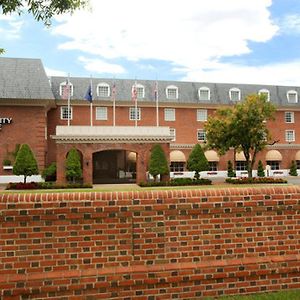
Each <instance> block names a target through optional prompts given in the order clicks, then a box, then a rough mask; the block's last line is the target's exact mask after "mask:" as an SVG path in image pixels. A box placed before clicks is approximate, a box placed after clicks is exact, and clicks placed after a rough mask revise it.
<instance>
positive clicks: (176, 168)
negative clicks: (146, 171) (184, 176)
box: [170, 161, 184, 172]
mask: <svg viewBox="0 0 300 300" xmlns="http://www.w3.org/2000/svg"><path fill="white" fill-rule="evenodd" d="M170 171H171V172H183V171H184V162H178V161H172V162H171V165H170Z"/></svg>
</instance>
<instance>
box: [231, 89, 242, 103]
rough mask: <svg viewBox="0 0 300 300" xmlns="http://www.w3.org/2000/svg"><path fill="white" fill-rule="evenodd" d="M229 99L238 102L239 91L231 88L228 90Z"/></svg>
mask: <svg viewBox="0 0 300 300" xmlns="http://www.w3.org/2000/svg"><path fill="white" fill-rule="evenodd" d="M229 99H230V100H231V101H240V100H241V90H240V89H238V88H231V89H230V90H229Z"/></svg>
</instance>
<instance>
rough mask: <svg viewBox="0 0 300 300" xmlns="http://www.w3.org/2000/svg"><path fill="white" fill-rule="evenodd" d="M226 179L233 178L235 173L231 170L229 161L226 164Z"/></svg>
mask: <svg viewBox="0 0 300 300" xmlns="http://www.w3.org/2000/svg"><path fill="white" fill-rule="evenodd" d="M227 177H235V172H234V170H233V165H232V162H231V160H229V161H228V162H227Z"/></svg>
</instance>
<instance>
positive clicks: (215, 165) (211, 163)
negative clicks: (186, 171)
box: [208, 161, 218, 171]
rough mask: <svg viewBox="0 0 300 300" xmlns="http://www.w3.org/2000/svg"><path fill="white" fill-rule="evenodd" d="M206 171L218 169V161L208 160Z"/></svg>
mask: <svg viewBox="0 0 300 300" xmlns="http://www.w3.org/2000/svg"><path fill="white" fill-rule="evenodd" d="M208 171H218V162H217V161H209V162H208Z"/></svg>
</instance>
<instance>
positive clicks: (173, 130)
mask: <svg viewBox="0 0 300 300" xmlns="http://www.w3.org/2000/svg"><path fill="white" fill-rule="evenodd" d="M170 135H171V136H172V137H173V139H172V140H171V141H172V142H175V141H176V129H175V128H170Z"/></svg>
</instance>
